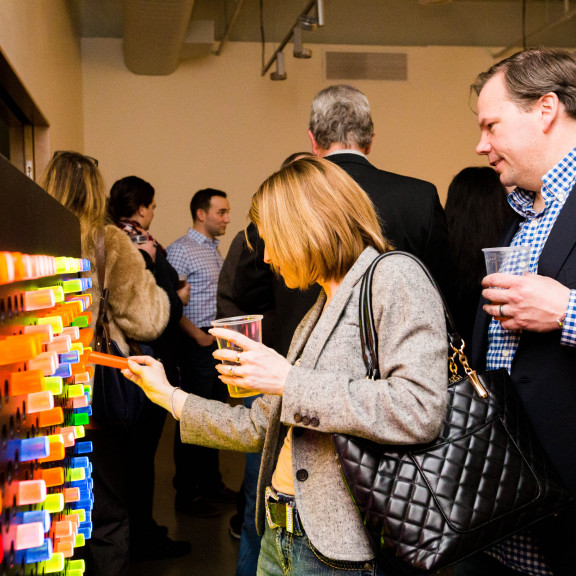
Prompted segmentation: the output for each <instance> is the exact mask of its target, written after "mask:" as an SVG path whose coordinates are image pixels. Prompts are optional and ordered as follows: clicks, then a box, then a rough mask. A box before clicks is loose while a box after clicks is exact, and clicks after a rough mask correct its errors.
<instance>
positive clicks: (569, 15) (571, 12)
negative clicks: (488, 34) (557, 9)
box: [492, 0, 576, 58]
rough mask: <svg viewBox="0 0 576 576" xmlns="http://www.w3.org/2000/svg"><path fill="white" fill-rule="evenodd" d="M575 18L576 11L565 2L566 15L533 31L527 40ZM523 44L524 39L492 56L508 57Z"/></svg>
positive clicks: (566, 0)
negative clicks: (509, 53)
mask: <svg viewBox="0 0 576 576" xmlns="http://www.w3.org/2000/svg"><path fill="white" fill-rule="evenodd" d="M574 16H576V9H573V10H570V2H569V1H568V0H565V1H564V15H563V16H560V18H557V19H556V20H554V21H553V22H549V23H548V24H545V25H544V26H542V27H540V28H538V29H537V30H533V31H532V32H530V34H528V35H527V36H526V40H528V39H529V38H533V37H534V36H537V35H538V34H542V32H548V31H549V30H553V29H554V28H556V26H559V25H560V24H563V23H564V22H568V20H571V19H572V18H574ZM522 42H523V39H522V38H520V39H518V40H516V42H513V43H512V44H509V45H508V46H507V47H506V48H503V49H502V50H498V52H494V53H493V54H492V57H493V58H501V57H502V56H504V55H506V54H507V53H508V52H509V51H510V50H513V49H516V48H518V47H520V46H522Z"/></svg>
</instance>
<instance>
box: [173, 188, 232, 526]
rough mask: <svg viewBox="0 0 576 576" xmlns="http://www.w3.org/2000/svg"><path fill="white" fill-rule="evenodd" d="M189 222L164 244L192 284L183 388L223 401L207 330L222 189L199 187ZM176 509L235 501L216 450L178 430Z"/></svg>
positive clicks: (205, 510)
mask: <svg viewBox="0 0 576 576" xmlns="http://www.w3.org/2000/svg"><path fill="white" fill-rule="evenodd" d="M190 213H191V215H192V220H193V226H192V228H190V229H189V230H188V232H187V233H186V234H185V235H184V236H182V237H181V238H178V240H176V241H175V242H174V243H173V244H171V245H170V246H168V249H167V252H168V260H169V262H170V264H172V266H173V267H174V268H175V269H176V271H177V272H178V274H179V275H181V276H185V277H186V281H187V282H188V284H190V301H189V303H188V304H187V305H186V306H184V316H186V318H187V319H188V320H189V321H190V322H189V323H187V324H185V325H184V326H186V328H185V330H186V331H185V332H183V334H182V338H181V343H180V363H179V364H180V375H181V384H180V385H181V386H182V389H183V390H185V391H186V392H192V393H194V394H197V395H198V396H202V397H203V398H210V399H213V400H222V401H225V400H226V398H227V392H226V386H224V385H223V384H222V382H220V380H219V379H218V372H217V371H216V368H215V366H216V363H217V362H216V360H214V358H213V357H212V352H214V350H216V344H215V341H214V340H215V339H214V336H212V335H211V334H208V330H209V329H210V328H212V325H211V322H212V320H214V319H215V318H216V288H217V287H218V277H219V275H220V269H221V268H222V256H221V255H220V252H219V251H218V243H219V240H218V237H219V236H222V235H223V234H224V233H225V232H226V227H227V226H228V224H229V223H230V215H229V214H230V205H229V203H228V199H227V198H226V193H225V192H222V191H221V190H215V189H213V188H206V189H204V190H199V191H198V192H196V194H194V196H193V197H192V200H191V202H190ZM174 462H175V464H176V475H175V477H174V487H175V488H176V509H177V510H180V511H182V512H188V513H190V514H192V515H193V516H199V517H210V516H216V515H218V514H219V510H218V508H216V507H215V506H213V504H212V502H213V501H231V502H234V501H235V500H236V494H235V493H234V492H232V491H231V490H229V489H228V488H226V486H224V484H223V482H222V477H221V475H220V471H219V459H218V450H215V449H213V448H204V447H201V446H193V445H191V444H186V445H185V444H183V443H182V442H181V440H180V429H179V427H177V429H176V438H175V440H174Z"/></svg>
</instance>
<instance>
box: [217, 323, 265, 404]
mask: <svg viewBox="0 0 576 576" xmlns="http://www.w3.org/2000/svg"><path fill="white" fill-rule="evenodd" d="M212 326H214V328H227V329H228V330H234V331H235V332H239V333H240V334H243V335H244V336H247V337H248V338H250V340H254V341H255V342H262V314H252V315H249V316H233V317H232V318H221V319H220V320H214V321H213V322H212ZM216 342H217V343H218V348H220V349H225V348H227V349H228V350H236V351H237V352H242V348H241V347H240V346H236V344H233V343H232V342H230V341H229V340H225V339H224V338H218V337H217V338H216ZM222 363H223V364H228V365H231V366H238V365H239V363H238V362H231V361H230V360H223V361H222ZM228 392H229V393H230V396H232V397H234V398H246V397H247V396H256V395H257V394H260V392H257V391H255V390H247V389H246V388H242V387H241V386H236V385H230V384H228Z"/></svg>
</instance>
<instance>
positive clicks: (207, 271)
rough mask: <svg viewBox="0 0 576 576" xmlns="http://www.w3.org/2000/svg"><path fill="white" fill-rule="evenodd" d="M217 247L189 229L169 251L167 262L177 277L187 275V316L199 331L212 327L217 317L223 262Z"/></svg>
mask: <svg viewBox="0 0 576 576" xmlns="http://www.w3.org/2000/svg"><path fill="white" fill-rule="evenodd" d="M218 244H219V242H218V240H210V238H207V237H206V236H204V234H201V233H200V232H198V231H196V230H194V229H193V228H190V229H189V230H188V233H187V234H186V235H185V236H182V237H181V238H178V240H176V241H175V242H174V243H172V244H170V246H168V248H167V249H166V251H167V252H168V262H170V264H172V266H173V267H174V268H175V270H176V271H177V272H178V274H184V275H186V278H187V280H188V284H190V302H189V303H188V304H187V305H186V306H184V315H185V316H186V318H188V319H189V320H190V322H192V323H193V324H196V326H198V327H199V328H211V327H212V326H211V324H210V323H211V322H212V320H214V319H215V318H216V290H217V288H218V276H220V270H221V268H222V262H223V260H222V256H221V255H220V252H218Z"/></svg>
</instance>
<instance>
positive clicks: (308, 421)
mask: <svg viewBox="0 0 576 576" xmlns="http://www.w3.org/2000/svg"><path fill="white" fill-rule="evenodd" d="M302 424H304V426H308V424H310V417H309V416H302Z"/></svg>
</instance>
